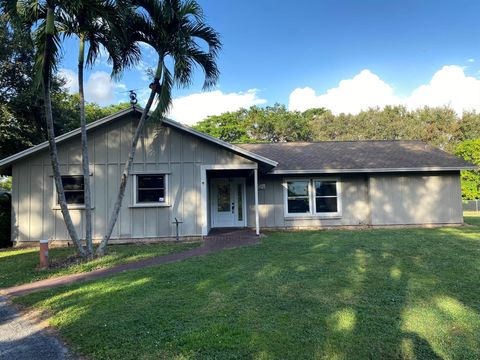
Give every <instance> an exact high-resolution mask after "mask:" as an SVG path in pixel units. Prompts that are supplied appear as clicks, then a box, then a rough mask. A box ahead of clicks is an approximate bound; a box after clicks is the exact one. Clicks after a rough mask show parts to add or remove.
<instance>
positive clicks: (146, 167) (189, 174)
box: [12, 117, 252, 242]
mask: <svg viewBox="0 0 480 360" xmlns="http://www.w3.org/2000/svg"><path fill="white" fill-rule="evenodd" d="M135 123H136V120H135V118H134V117H125V118H122V119H118V120H116V121H115V122H114V123H111V124H108V125H105V126H103V127H100V128H97V129H95V130H93V131H91V132H90V133H89V146H90V150H91V153H90V162H91V166H90V170H91V173H92V179H91V180H92V187H93V188H92V193H93V206H94V209H93V227H94V229H93V230H94V237H95V238H97V239H100V238H101V237H102V235H103V234H104V231H105V226H106V223H107V221H108V216H109V215H110V212H111V209H112V206H113V203H114V201H115V197H116V194H117V190H118V181H119V178H120V174H121V170H122V168H123V164H124V163H123V161H124V160H125V159H126V158H127V154H128V149H129V144H130V141H131V137H132V134H133V130H134V126H135ZM58 150H59V157H60V162H61V169H62V173H63V174H81V153H80V139H79V138H75V139H72V140H69V141H67V142H65V143H61V144H59V146H58ZM214 164H252V162H251V161H250V160H248V159H245V158H243V157H241V156H238V155H235V154H234V153H232V152H229V151H227V150H223V149H222V148H220V147H218V146H215V145H212V144H211V143H208V142H207V141H205V140H202V139H199V138H196V137H194V136H191V135H189V134H186V133H184V132H181V131H179V130H176V129H173V128H170V127H166V126H156V125H153V124H149V125H148V127H147V129H146V130H145V136H143V137H142V139H141V140H140V142H139V145H138V148H137V152H136V155H135V161H134V166H133V171H132V172H133V173H135V172H149V171H151V172H166V173H168V174H169V175H168V183H169V192H168V197H169V199H170V205H171V206H168V207H155V208H146V207H145V208H137V207H132V205H133V189H132V178H130V179H129V182H128V186H127V190H126V196H125V199H124V203H123V207H122V210H121V212H120V217H119V220H118V222H117V225H116V227H115V229H114V232H113V235H112V238H114V239H122V238H124V239H129V238H144V237H169V236H172V235H174V231H175V230H174V227H173V225H172V221H174V218H175V217H177V218H178V219H179V220H180V221H183V224H182V225H181V226H180V233H181V235H182V236H195V235H200V234H201V226H202V224H201V221H202V214H201V211H202V210H201V209H202V207H201V206H200V167H201V165H214ZM12 173H13V174H12V175H13V192H12V195H13V201H12V202H13V205H12V209H13V215H12V219H13V220H14V222H13V225H12V226H13V235H12V238H13V241H17V242H26V241H38V240H40V239H54V240H64V239H67V238H68V235H67V231H66V228H65V225H64V223H63V218H62V215H61V212H60V210H59V209H55V208H54V206H53V203H54V198H53V197H54V196H53V189H54V186H53V178H52V170H51V165H50V160H49V156H48V151H47V150H45V151H43V152H41V153H38V154H35V155H33V156H31V157H29V158H26V159H23V160H21V161H19V162H17V163H15V164H14V165H13V168H12ZM83 211H84V210H71V215H72V218H73V221H74V223H75V224H76V225H77V229H78V231H79V234H81V236H83V226H82V224H83Z"/></svg>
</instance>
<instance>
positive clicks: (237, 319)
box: [26, 228, 480, 359]
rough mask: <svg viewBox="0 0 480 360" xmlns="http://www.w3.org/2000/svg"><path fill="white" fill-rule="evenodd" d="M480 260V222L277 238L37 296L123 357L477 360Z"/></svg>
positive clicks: (60, 319) (87, 337) (62, 322)
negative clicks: (472, 225) (477, 224)
mask: <svg viewBox="0 0 480 360" xmlns="http://www.w3.org/2000/svg"><path fill="white" fill-rule="evenodd" d="M479 261H480V260H479V258H478V228H474V229H471V228H469V229H466V228H464V229H457V228H455V229H454V228H450V229H407V230H405V229H401V230H388V231H385V230H366V231H362V232H358V231H341V232H340V231H324V232H321V233H318V232H301V233H297V234H296V235H292V234H290V233H276V234H274V235H270V237H268V238H266V239H265V240H264V241H263V243H262V244H261V245H259V246H258V247H253V248H244V249H236V250H231V251H225V252H222V253H219V254H215V255H211V256H208V257H204V258H197V259H191V260H188V261H184V262H181V263H176V264H170V265H168V266H163V267H156V268H149V269H145V270H141V271H136V272H131V273H125V274H122V275H118V276H115V277H112V278H110V279H105V280H103V281H99V282H93V283H90V284H82V285H75V286H70V287H68V288H64V289H59V290H58V291H56V294H57V295H55V292H54V294H52V293H51V292H45V293H39V294H33V295H31V296H29V297H27V298H26V301H27V302H28V303H36V302H38V303H40V302H41V303H42V304H44V305H46V306H47V307H49V308H50V309H51V310H53V312H54V313H56V314H58V315H56V316H55V317H54V321H55V323H56V324H57V326H58V327H59V328H60V329H61V330H62V329H64V330H65V331H64V335H65V336H66V337H67V339H69V340H70V341H75V342H78V338H79V337H78V336H79V334H83V336H82V344H87V345H88V344H94V343H95V344H97V345H95V346H93V348H94V349H93V350H90V351H93V352H95V351H98V352H99V353H103V354H106V353H108V354H109V356H111V357H112V358H125V357H127V358H128V357H129V356H132V357H133V356H137V357H142V356H145V357H146V356H152V357H155V356H159V357H160V355H165V356H166V357H182V356H192V357H212V358H213V357H217V358H221V357H222V356H227V354H229V355H230V356H231V355H232V354H235V355H236V356H237V357H254V358H266V359H270V358H284V359H298V358H328V359H332V358H337V359H350V358H359V359H363V358H365V359H367V358H404V359H438V358H458V359H467V358H471V359H473V358H479V357H480V340H479V338H478V333H479V332H480V313H479V311H480V310H479V308H478V298H479V296H480V293H479V290H478V286H477V282H478V267H479V266H480V263H479ZM118 298H121V299H123V301H120V302H119V301H112V299H118ZM140 298H141V299H142V301H138V299H140ZM132 304H135V305H134V306H133V307H132ZM99 324H101V326H102V331H101V335H99V332H98V326H99ZM132 331H134V333H135V334H136V335H135V337H133V340H132V341H126V342H125V343H123V344H122V348H121V349H119V347H118V346H117V345H118V343H117V342H116V341H115V339H118V338H124V339H128V338H131V334H132ZM97 336H100V337H101V339H97V338H96V337H97ZM139 339H141V346H139ZM98 344H101V345H98ZM87 345H85V346H87ZM86 348H89V349H92V347H88V346H87V347H86Z"/></svg>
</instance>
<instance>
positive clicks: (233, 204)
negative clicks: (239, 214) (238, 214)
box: [232, 202, 235, 214]
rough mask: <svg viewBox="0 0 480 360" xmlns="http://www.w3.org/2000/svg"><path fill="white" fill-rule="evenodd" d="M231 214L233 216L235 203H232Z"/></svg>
mask: <svg viewBox="0 0 480 360" xmlns="http://www.w3.org/2000/svg"><path fill="white" fill-rule="evenodd" d="M232 214H235V203H233V202H232Z"/></svg>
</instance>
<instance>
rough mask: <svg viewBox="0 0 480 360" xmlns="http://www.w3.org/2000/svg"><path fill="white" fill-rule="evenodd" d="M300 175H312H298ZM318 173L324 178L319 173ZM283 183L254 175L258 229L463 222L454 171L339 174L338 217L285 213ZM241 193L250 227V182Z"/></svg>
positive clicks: (252, 221) (251, 189) (458, 188)
mask: <svg viewBox="0 0 480 360" xmlns="http://www.w3.org/2000/svg"><path fill="white" fill-rule="evenodd" d="M305 177H312V176H302V177H299V178H305ZM313 177H315V176H313ZM321 177H322V178H325V176H323V175H322V176H321ZM288 178H292V177H291V176H289V177H288ZM332 178H338V176H336V177H334V176H332ZM283 181H284V177H281V176H277V177H273V176H270V177H261V178H260V179H259V184H263V185H265V188H264V190H259V204H260V206H259V213H260V226H261V227H262V228H322V227H334V226H362V225H373V226H384V225H435V224H461V223H463V213H462V205H461V189H460V177H459V173H458V172H457V173H444V174H435V175H425V174H420V175H419V174H405V175H400V176H399V174H391V175H371V176H370V175H357V176H354V175H344V176H341V177H340V181H341V192H342V215H341V216H340V217H336V218H319V217H316V216H304V217H295V218H291V217H287V216H285V213H284V190H283V185H282V183H283ZM247 194H248V199H247V203H248V210H249V211H248V226H250V227H253V226H255V208H254V206H253V204H254V199H253V186H252V185H251V184H250V185H249V186H248V187H247Z"/></svg>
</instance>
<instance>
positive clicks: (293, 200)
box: [286, 179, 312, 214]
mask: <svg viewBox="0 0 480 360" xmlns="http://www.w3.org/2000/svg"><path fill="white" fill-rule="evenodd" d="M286 189H287V199H286V200H287V213H288V214H310V213H311V210H312V206H311V205H312V204H311V199H310V180H307V179H299V180H287V182H286Z"/></svg>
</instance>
